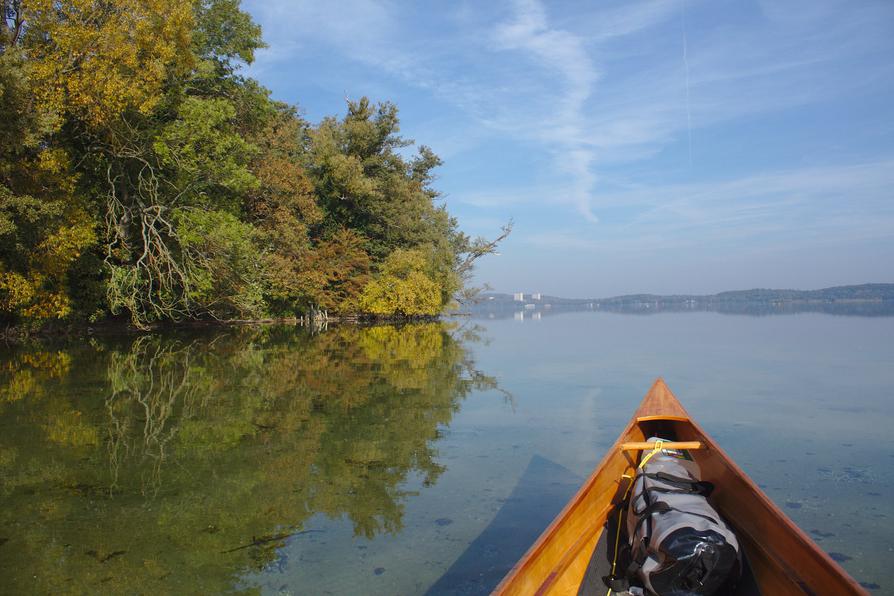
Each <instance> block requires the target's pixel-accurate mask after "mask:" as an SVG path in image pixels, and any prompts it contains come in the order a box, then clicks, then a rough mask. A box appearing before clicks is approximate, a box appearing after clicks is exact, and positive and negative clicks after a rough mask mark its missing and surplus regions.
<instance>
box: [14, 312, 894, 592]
mask: <svg viewBox="0 0 894 596" xmlns="http://www.w3.org/2000/svg"><path fill="white" fill-rule="evenodd" d="M658 375H662V376H664V377H665V379H666V380H667V381H668V383H669V384H670V386H671V388H672V389H674V391H675V392H676V393H677V395H678V396H679V397H680V398H681V400H682V401H683V403H684V405H685V406H686V407H687V409H688V410H689V411H690V413H691V414H693V416H694V417H695V418H696V419H697V420H698V421H699V422H700V423H701V424H702V425H703V426H705V427H706V428H707V430H708V431H709V432H710V433H711V434H712V435H713V436H714V437H715V438H716V439H718V440H719V441H720V442H721V443H722V444H723V446H724V447H725V449H726V450H727V451H728V452H729V453H730V455H732V456H733V458H735V459H736V461H737V462H738V463H739V464H740V465H741V466H742V467H743V468H745V469H746V470H747V471H748V472H749V474H750V475H751V476H752V477H753V478H754V479H755V481H756V482H758V483H759V484H760V485H761V486H762V487H763V488H764V489H765V491H766V492H767V493H768V494H769V495H770V497H771V498H773V499H774V500H775V501H776V502H777V503H778V504H779V505H780V506H781V507H783V509H784V510H785V511H786V512H787V513H788V514H789V515H790V516H791V517H792V518H793V519H794V520H795V522H797V523H798V524H799V525H800V526H801V527H802V528H804V529H805V530H806V531H807V532H809V533H810V534H811V535H812V536H813V538H814V539H815V540H817V542H818V543H819V545H820V546H821V547H822V548H824V549H826V550H827V551H829V552H831V553H833V556H834V557H835V558H837V559H839V560H840V561H842V564H843V565H844V567H845V568H846V569H847V570H848V571H849V572H850V573H851V574H852V575H853V576H854V577H856V578H857V579H858V580H859V581H861V582H864V584H865V585H866V586H867V587H869V588H871V589H874V590H876V591H877V593H890V592H891V591H892V590H894V571H892V569H891V561H892V560H894V552H892V546H891V538H892V536H894V506H892V495H894V440H892V439H891V433H892V429H894V415H892V411H891V410H892V403H894V401H892V397H894V395H892V393H894V389H892V388H894V318H891V317H844V316H830V315H824V314H800V315H786V316H766V317H749V316H730V315H721V314H716V313H678V314H657V315H652V316H631V315H618V314H609V313H595V312H590V313H588V312H583V313H566V314H559V315H554V316H545V317H543V318H542V319H540V320H516V319H499V320H498V319H494V320H486V319H485V320H464V319H463V320H457V321H454V322H447V323H445V324H423V325H409V326H404V327H390V326H382V327H372V328H356V327H341V328H335V329H329V330H326V331H323V332H321V333H318V334H310V333H307V332H305V331H303V330H301V329H295V328H277V327H271V328H261V329H254V328H238V329H227V330H220V329H217V330H204V331H202V332H180V333H169V334H162V335H156V336H143V337H135V336H122V337H111V338H109V337H105V338H96V339H93V340H90V341H80V342H76V343H58V344H57V343H53V344H34V345H29V346H24V347H19V348H15V349H12V348H5V349H4V350H3V351H0V588H2V589H0V592H3V593H12V594H17V593H219V592H231V591H247V592H262V593H268V594H278V593H282V594H327V593H332V594H374V593H379V594H418V593H426V592H428V593H431V594H441V593H461V594H474V593H482V592H487V591H488V590H489V589H490V588H492V587H493V586H494V585H495V583H496V582H497V581H499V578H500V577H501V576H502V575H503V573H505V571H506V569H508V567H509V566H511V564H512V563H513V562H514V561H515V560H516V559H517V558H518V557H519V556H520V555H521V554H522V553H523V552H524V551H525V549H526V548H527V547H528V545H529V544H530V543H531V542H532V541H533V539H534V538H535V537H536V536H537V535H538V534H539V532H540V531H541V530H542V529H543V527H544V526H545V525H546V524H547V523H548V522H549V521H550V519H551V518H552V517H553V516H554V515H555V513H557V512H558V510H559V509H561V507H562V505H563V504H564V503H565V501H566V500H567V499H568V498H569V496H570V495H571V494H573V492H574V491H575V490H576V488H577V487H578V486H579V484H580V482H581V481H582V479H583V477H585V476H586V475H587V474H588V473H589V471H590V470H591V469H592V468H593V466H594V465H595V464H596V463H597V461H598V460H599V459H600V458H601V456H602V455H603V453H604V452H605V450H606V449H607V448H608V447H609V446H610V445H611V444H612V443H613V442H614V440H615V438H616V437H617V435H618V433H619V432H620V431H621V429H622V427H623V426H624V424H625V423H626V421H627V420H628V419H629V417H630V415H631V414H632V412H633V410H634V409H635V407H636V405H637V404H638V402H639V400H640V399H641V398H642V396H643V394H644V393H645V391H646V390H647V389H648V387H649V385H650V384H651V382H652V380H653V379H654V377H656V376H658Z"/></svg>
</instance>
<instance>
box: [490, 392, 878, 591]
mask: <svg viewBox="0 0 894 596" xmlns="http://www.w3.org/2000/svg"><path fill="white" fill-rule="evenodd" d="M653 436H657V437H661V438H663V439H667V440H675V441H701V442H702V443H703V444H704V445H705V449H702V450H693V451H690V452H689V454H690V456H691V457H692V459H694V460H695V461H696V462H697V463H698V464H699V466H700V467H701V471H702V479H703V480H707V481H710V482H713V483H714V486H715V489H714V492H713V493H712V495H711V498H710V500H711V503H712V504H713V505H714V507H715V508H716V509H717V510H718V512H719V513H720V514H721V515H722V516H723V518H724V519H725V520H726V521H727V523H729V524H730V526H732V527H733V529H734V530H735V531H736V534H737V536H738V539H739V542H740V544H741V546H742V549H743V551H744V553H745V558H746V560H747V564H748V566H749V575H750V576H751V577H749V580H751V579H752V578H753V582H754V586H755V589H758V590H759V592H760V593H762V594H769V595H776V594H805V593H806V594H817V595H820V594H830V595H831V594H836V595H838V594H865V593H866V592H865V590H863V589H862V588H861V587H860V586H859V584H857V583H856V582H855V581H854V580H853V579H852V578H851V577H849V576H848V575H847V574H846V573H845V572H844V570H842V569H841V567H840V566H839V565H838V564H837V563H835V562H834V561H833V560H832V559H831V558H830V557H829V556H828V555H827V554H826V553H825V552H823V551H822V550H821V549H820V548H819V547H817V545H816V544H815V543H814V542H813V541H812V540H811V539H810V538H809V537H808V536H807V535H806V534H804V532H802V531H801V530H800V529H799V528H798V527H797V526H795V524H794V523H793V522H792V521H791V520H789V519H788V517H786V515H785V514H784V513H783V512H782V511H781V510H780V509H779V508H778V507H776V506H775V505H774V504H773V503H772V501H770V499H769V498H768V497H767V496H766V495H765V494H764V493H763V492H762V491H761V490H760V489H759V488H758V487H757V485H755V484H754V482H752V481H751V479H749V478H748V477H747V476H746V475H745V473H744V472H743V471H742V470H741V469H739V467H738V466H736V464H735V463H733V462H732V460H730V459H729V458H728V457H727V456H726V454H725V453H724V452H723V451H722V450H721V449H720V448H719V447H718V446H717V445H716V444H715V443H714V441H713V440H712V439H711V438H710V437H709V436H708V435H706V434H705V433H704V431H703V430H702V429H701V428H700V427H699V426H698V425H697V424H696V423H695V422H694V421H692V420H691V419H690V418H689V416H688V414H686V412H685V410H684V409H683V408H682V406H681V405H680V404H679V402H678V401H677V400H676V398H675V397H674V396H673V394H672V393H671V392H670V389H668V388H667V386H666V385H665V384H664V382H663V381H662V380H660V379H659V380H658V381H656V383H655V385H653V387H652V389H651V390H650V391H649V394H648V395H647V396H646V399H645V400H643V403H642V404H641V405H640V408H639V409H638V410H637V413H636V414H635V415H634V417H633V419H632V420H631V421H630V423H629V424H628V426H627V428H626V429H625V430H624V432H622V433H621V436H620V437H619V438H618V441H617V442H616V444H615V446H614V447H613V448H612V449H610V450H609V452H608V453H607V454H606V456H605V458H604V459H603V460H602V462H601V463H600V465H599V466H598V467H597V468H596V471H595V472H594V473H593V474H592V475H591V476H590V478H589V479H587V481H586V482H585V483H584V485H583V486H582V487H581V489H580V490H579V491H578V493H577V494H576V495H575V496H574V497H573V498H572V499H571V501H569V503H568V504H567V505H566V507H565V509H564V510H563V511H562V512H561V513H560V514H559V515H558V517H556V519H555V520H554V521H553V522H552V524H550V526H549V527H548V528H547V529H546V530H545V531H544V532H543V534H542V535H541V536H540V538H539V539H538V540H537V541H536V542H535V543H534V545H533V546H532V547H531V548H530V549H529V550H528V552H527V553H526V554H525V556H524V557H522V559H521V560H520V561H519V562H518V563H517V564H516V565H515V567H514V568H513V569H512V571H510V573H509V574H508V575H507V576H506V578H504V580H503V581H502V582H501V583H500V585H499V586H498V587H497V588H496V590H495V594H507V595H509V594H525V595H529V594H577V593H578V592H579V590H580V587H581V584H582V582H583V580H584V576H585V574H587V569H588V566H589V565H590V562H591V559H593V558H594V557H593V553H594V550H595V549H596V547H597V544H599V542H600V539H601V538H603V537H602V534H603V531H604V528H605V525H606V521H607V518H608V516H609V515H610V514H612V515H614V504H615V503H617V501H618V500H619V499H620V497H621V494H622V492H623V490H622V488H623V487H622V483H621V477H622V475H623V474H630V475H632V474H633V473H634V470H635V466H636V464H637V463H638V461H639V457H640V454H638V453H635V452H634V453H632V454H631V453H625V452H622V451H621V450H620V449H619V446H620V445H621V444H622V443H625V442H632V441H643V440H646V439H648V438H649V437H653ZM606 538H609V537H608V536H606ZM611 538H613V537H611ZM605 542H606V540H603V543H605ZM608 542H609V544H610V546H609V548H612V546H613V545H612V544H611V541H608ZM590 575H591V576H592V569H591V573H590ZM590 579H592V578H590ZM749 583H750V581H749ZM603 590H604V588H603ZM749 592H750V593H755V592H754V591H753V590H749ZM602 593H603V594H604V593H605V592H604V591H603V592H602Z"/></svg>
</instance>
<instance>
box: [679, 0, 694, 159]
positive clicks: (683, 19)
mask: <svg viewBox="0 0 894 596" xmlns="http://www.w3.org/2000/svg"><path fill="white" fill-rule="evenodd" d="M680 32H681V34H682V36H683V71H684V72H685V75H686V125H687V130H688V132H689V168H690V169H691V168H692V109H691V108H690V106H689V57H688V55H687V52H686V0H680Z"/></svg>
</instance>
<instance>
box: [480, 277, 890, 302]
mask: <svg viewBox="0 0 894 596" xmlns="http://www.w3.org/2000/svg"><path fill="white" fill-rule="evenodd" d="M482 300H483V301H484V302H488V301H490V302H517V301H516V300H514V298H513V295H512V294H502V293H495V292H491V293H487V294H484V295H483V296H482ZM885 301H894V283H890V284H888V283H883V284H861V285H856V286H835V287H831V288H823V289H821V290H770V289H765V288H755V289H752V290H733V291H728V292H720V293H719V294H672V295H661V294H625V295H623V296H612V297H609V298H561V297H559V296H547V295H545V294H544V295H542V296H541V297H540V299H539V300H536V301H535V300H533V298H532V294H527V293H526V294H524V300H523V302H538V303H548V304H553V305H572V304H590V303H592V304H594V305H599V306H600V307H602V306H606V307H607V306H612V305H634V304H655V303H658V304H664V305H672V304H693V303H694V304H701V305H704V304H729V303H741V302H748V303H776V302H885Z"/></svg>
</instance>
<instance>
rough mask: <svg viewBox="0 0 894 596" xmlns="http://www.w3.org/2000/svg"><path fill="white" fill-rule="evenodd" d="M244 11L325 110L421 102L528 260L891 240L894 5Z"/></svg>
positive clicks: (758, 1) (303, 3)
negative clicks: (396, 95) (345, 84)
mask: <svg viewBox="0 0 894 596" xmlns="http://www.w3.org/2000/svg"><path fill="white" fill-rule="evenodd" d="M245 4H246V6H247V7H248V8H249V10H250V11H251V12H252V13H253V14H254V15H255V16H256V17H257V18H258V19H259V20H260V21H261V22H262V24H263V25H264V29H265V37H266V38H267V40H268V42H269V43H270V49H269V50H265V51H264V52H261V53H260V54H259V62H258V64H257V65H256V66H254V67H253V68H252V70H251V71H250V72H251V73H252V74H256V75H258V76H260V77H261V78H262V80H264V81H265V82H267V83H268V85H270V86H271V87H273V88H274V89H277V88H278V86H279V85H280V83H281V79H282V77H287V76H288V77H296V78H298V79H299V82H300V83H301V85H303V86H301V87H300V88H301V89H306V88H311V89H319V88H324V87H326V89H327V92H328V93H329V96H328V97H329V100H330V101H329V103H328V104H327V105H332V104H331V99H332V97H331V96H332V95H333V94H337V95H339V96H340V94H341V93H342V88H341V87H340V85H341V84H342V81H351V82H352V83H353V84H354V85H355V86H356V88H348V89H345V90H344V91H346V92H347V93H348V94H358V93H368V92H369V91H368V89H369V87H363V85H369V84H370V83H372V84H373V85H378V86H377V87H374V88H375V89H382V90H384V93H393V92H394V91H393V90H399V91H400V92H401V93H404V92H407V90H408V89H409V90H412V93H413V94H415V95H412V94H410V92H407V93H408V94H410V96H411V97H413V98H414V99H415V100H416V102H417V104H416V105H415V106H414V107H415V110H416V112H415V113H416V116H417V117H416V121H415V122H416V124H417V125H418V123H419V119H420V114H421V118H422V119H427V122H426V124H427V125H430V126H429V127H428V128H426V129H425V132H426V134H425V135H424V136H423V140H424V141H425V142H426V143H429V144H432V145H433V146H434V147H435V149H436V150H439V146H441V147H444V149H445V150H446V152H447V153H449V154H450V159H449V161H448V165H447V166H446V167H445V168H444V170H442V180H441V182H442V183H443V184H444V186H446V187H447V189H448V190H449V191H450V195H449V196H448V198H447V200H448V201H449V204H450V205H451V209H458V212H459V214H460V215H462V216H466V217H467V219H468V220H469V221H470V222H472V221H477V222H480V223H483V224H484V223H486V224H488V225H489V224H492V223H494V222H495V221H498V220H501V219H502V218H503V216H504V215H508V214H509V213H510V212H511V213H513V214H515V215H516V220H517V223H518V225H517V227H516V232H515V234H514V240H513V242H516V243H518V244H519V245H521V244H527V245H529V246H536V247H537V248H538V249H542V248H545V247H552V248H554V249H556V250H559V249H562V250H569V251H574V252H586V251H595V250H611V249H614V250H630V251H638V250H642V251H646V250H652V251H661V250H664V249H666V248H667V247H668V246H671V245H673V246H677V247H690V250H691V251H692V254H696V252H697V251H698V249H699V247H701V248H702V249H703V248H704V247H705V246H717V245H720V244H727V245H730V246H732V245H733V244H735V243H737V242H738V243H740V244H741V243H747V242H751V243H752V245H753V246H758V245H761V246H769V245H775V246H780V245H782V244H784V243H785V242H791V243H802V244H803V245H805V246H806V245H807V244H809V243H811V242H814V243H817V242H826V243H828V242H841V243H846V242H848V241H849V240H854V241H857V240H859V239H860V238H882V237H886V234H887V237H888V238H891V236H892V232H891V230H894V215H892V211H891V209H892V208H891V207H890V206H889V205H890V204H891V200H890V199H891V197H890V191H889V190H888V189H889V188H892V187H894V184H892V183H894V179H892V176H891V175H890V174H889V173H888V172H890V171H894V161H892V160H891V159H890V156H891V155H892V153H894V146H892V142H891V138H892V137H891V135H892V134H894V127H892V125H891V121H892V119H891V114H892V111H891V108H890V107H889V108H885V107H882V105H883V104H884V103H885V102H884V98H885V97H888V98H890V97H891V96H892V95H894V86H892V84H891V83H890V81H892V80H894V60H892V59H891V57H892V56H894V38H892V37H891V35H890V31H891V28H892V27H894V6H892V5H891V4H890V2H887V1H884V0H882V1H874V0H867V1H866V2H860V3H852V2H847V1H846V0H829V1H824V2H815V1H814V0H796V1H795V2H775V1H773V0H754V1H753V2H743V3H732V4H723V5H722V6H721V5H718V4H717V3H714V2H707V1H705V0H670V1H668V0H645V1H640V2H635V3H631V2H626V1H622V0H617V1H615V0H606V2H600V3H595V4H594V3H584V4H579V5H574V6H572V5H571V4H567V3H562V4H561V7H562V8H561V9H560V8H558V7H559V6H560V5H559V4H553V3H548V2H545V1H543V0H501V1H498V2H495V3H479V2H472V1H465V2H464V1H462V0H460V1H458V2H455V3H451V4H450V5H449V6H441V7H438V8H437V9H435V10H431V7H429V6H427V7H425V8H420V7H418V6H416V5H415V4H413V3H408V2H397V1H396V0H345V2H339V3H324V2H316V1H315V0H263V1H261V0H245ZM684 43H685V44H686V47H687V50H688V52H687V58H688V67H689V68H688V70H689V77H688V78H689V93H688V100H687V85H686V78H687V77H686V70H685V65H684V61H683V47H684ZM296 61H297V63H299V64H300V66H295V62H296ZM321 63H323V64H325V66H321ZM302 77H303V78H305V79H306V81H304V80H303V79H302ZM296 87H298V85H297V84H296ZM372 93H375V91H373V92H372ZM384 97H389V95H384ZM298 99H299V100H300V99H301V98H300V96H299V97H298ZM887 103H888V104H889V105H894V104H891V102H887ZM401 105H402V106H403V107H406V105H407V104H406V102H403V101H402V102H401ZM327 109H329V108H327ZM333 109H334V108H333ZM861 110H867V114H868V115H865V116H864V115H863V114H862V113H861ZM687 112H689V115H691V118H690V117H688V114H687ZM783 115H784V116H785V117H781V116H783ZM690 127H691V128H690ZM751 127H753V128H754V130H753V131H752V130H750V128H751ZM822 131H828V132H827V133H826V134H827V135H828V138H826V139H823V138H822V137H821V136H820V135H821V134H822ZM432 133H434V138H432ZM690 133H691V135H692V143H693V149H694V151H693V159H692V161H691V164H690V160H689V158H688V148H687V145H688V139H687V136H688V135H689V134H690ZM799 135H800V140H799ZM817 139H820V141H821V144H822V146H821V147H815V146H813V144H815V143H816V142H817ZM732 145H741V147H738V146H736V147H731V146H732ZM780 145H781V146H783V147H784V148H783V149H780V147H779V146H780ZM718 155H728V156H729V157H726V158H719V157H717V156H718ZM516 160H518V161H521V162H523V163H522V164H521V165H516V164H515V163H514V161H516ZM597 221H599V224H598V225H593V224H594V223H595V222H597ZM506 260H508V259H506Z"/></svg>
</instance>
